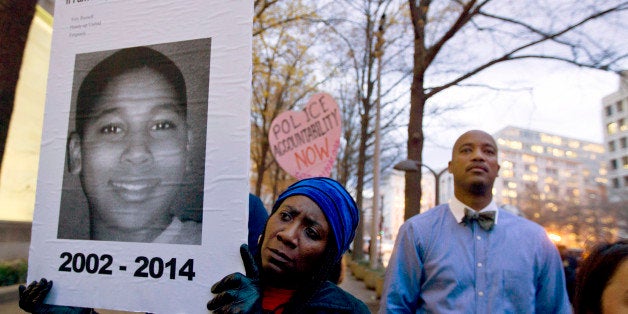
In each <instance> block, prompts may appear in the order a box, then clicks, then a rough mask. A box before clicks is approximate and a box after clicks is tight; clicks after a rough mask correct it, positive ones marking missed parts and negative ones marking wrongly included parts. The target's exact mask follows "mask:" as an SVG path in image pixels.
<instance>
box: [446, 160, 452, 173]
mask: <svg viewBox="0 0 628 314" xmlns="http://www.w3.org/2000/svg"><path fill="white" fill-rule="evenodd" d="M447 172H449V173H451V161H449V162H448V163H447Z"/></svg>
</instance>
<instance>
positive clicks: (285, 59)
mask: <svg viewBox="0 0 628 314" xmlns="http://www.w3.org/2000/svg"><path fill="white" fill-rule="evenodd" d="M257 4H258V1H256V5H257ZM259 5H260V7H257V6H256V8H255V20H254V30H253V33H254V34H255V36H254V40H253V99H252V110H251V160H252V163H253V176H252V177H253V178H252V179H253V180H255V181H254V186H255V194H256V195H259V196H262V194H272V195H273V199H274V197H276V196H277V194H278V191H279V192H280V191H281V190H283V188H282V187H286V186H287V183H286V182H285V181H286V180H289V177H288V176H287V175H286V174H285V172H283V170H281V168H280V167H279V166H278V164H277V163H276V161H275V159H274V158H273V156H272V151H271V150H272V147H271V146H270V143H269V141H268V134H269V133H270V125H271V123H272V121H273V120H274V119H275V118H276V117H277V116H278V115H279V114H281V113H282V112H284V111H287V110H292V109H294V108H296V106H297V105H299V104H301V103H304V102H305V101H306V100H307V97H309V96H311V94H313V93H314V92H315V91H316V90H317V88H318V86H319V85H320V84H322V83H323V82H325V80H326V79H328V78H329V77H330V75H332V74H333V72H334V68H333V67H331V68H329V70H327V71H325V70H322V71H320V70H317V68H316V66H317V65H318V64H319V60H318V59H317V58H315V57H314V56H313V55H314V53H313V50H314V49H315V48H316V46H317V43H318V42H319V41H321V36H324V34H325V33H324V32H322V31H321V30H320V29H318V27H317V24H318V23H317V22H312V21H313V20H316V19H317V17H316V12H317V10H316V8H315V7H314V6H312V5H309V4H303V3H301V2H300V1H293V2H289V1H282V2H280V1H259ZM280 21H281V22H280ZM317 74H318V76H317ZM267 174H270V175H267ZM266 201H270V200H268V199H266Z"/></svg>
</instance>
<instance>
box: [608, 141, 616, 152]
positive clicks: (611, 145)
mask: <svg viewBox="0 0 628 314" xmlns="http://www.w3.org/2000/svg"><path fill="white" fill-rule="evenodd" d="M608 151H609V152H614V151H615V141H610V142H608Z"/></svg>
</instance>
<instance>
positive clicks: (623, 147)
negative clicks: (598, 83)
mask: <svg viewBox="0 0 628 314" xmlns="http://www.w3.org/2000/svg"><path fill="white" fill-rule="evenodd" d="M602 106H603V107H602V121H603V123H604V144H605V146H606V151H607V155H606V167H607V169H608V173H607V178H608V197H609V201H610V202H612V203H618V202H626V201H628V143H627V142H628V71H623V72H622V73H621V75H620V76H619V89H618V90H617V91H616V92H615V93H612V94H610V95H608V96H606V97H604V98H603V99H602Z"/></svg>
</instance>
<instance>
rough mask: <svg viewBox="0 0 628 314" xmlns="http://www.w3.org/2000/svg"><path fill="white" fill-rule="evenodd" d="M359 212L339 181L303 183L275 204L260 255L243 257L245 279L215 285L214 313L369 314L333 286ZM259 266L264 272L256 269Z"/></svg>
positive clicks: (235, 276)
mask: <svg viewBox="0 0 628 314" xmlns="http://www.w3.org/2000/svg"><path fill="white" fill-rule="evenodd" d="M357 225H358V209H357V207H356V204H355V202H354V201H353V198H352V197H351V195H349V193H348V192H347V191H346V190H345V189H344V188H343V187H342V186H341V185H340V184H339V183H338V182H336V181H334V180H332V179H329V178H323V177H317V178H310V179H304V180H301V181H299V182H297V183H295V184H293V185H291V186H290V187H288V189H286V190H285V191H284V192H283V193H282V194H281V195H280V196H279V198H278V199H277V201H276V202H275V205H274V206H273V210H272V212H271V215H270V217H269V219H268V222H267V224H266V228H265V229H264V233H263V235H262V238H261V239H262V242H261V244H260V249H259V252H258V254H256V255H255V256H252V255H251V253H250V252H249V250H248V247H247V246H246V245H242V247H241V248H240V253H241V255H242V260H243V262H244V266H245V269H246V276H245V275H243V274H241V273H233V274H231V275H228V276H226V277H225V278H223V279H222V280H221V281H219V282H218V283H216V284H214V286H213V287H212V289H211V291H212V292H213V293H214V294H216V295H215V297H214V298H213V299H212V300H210V301H209V302H208V303H207V308H208V309H209V310H212V311H214V312H216V313H236V312H237V313H262V311H264V312H273V313H309V312H313V311H314V312H316V313H369V310H368V308H367V306H366V305H365V304H364V303H363V302H362V301H360V300H358V299H356V298H355V297H353V296H352V295H350V294H349V293H347V292H345V291H343V290H342V289H340V288H339V287H338V286H336V285H335V284H333V283H332V282H330V281H327V278H329V277H328V276H329V273H330V272H331V271H332V270H333V268H334V265H337V263H338V261H339V260H340V259H341V257H342V255H343V253H344V252H345V251H346V250H347V249H348V248H349V244H350V243H351V241H352V240H353V237H354V235H355V228H356V227H357ZM258 265H259V267H260V268H258Z"/></svg>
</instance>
